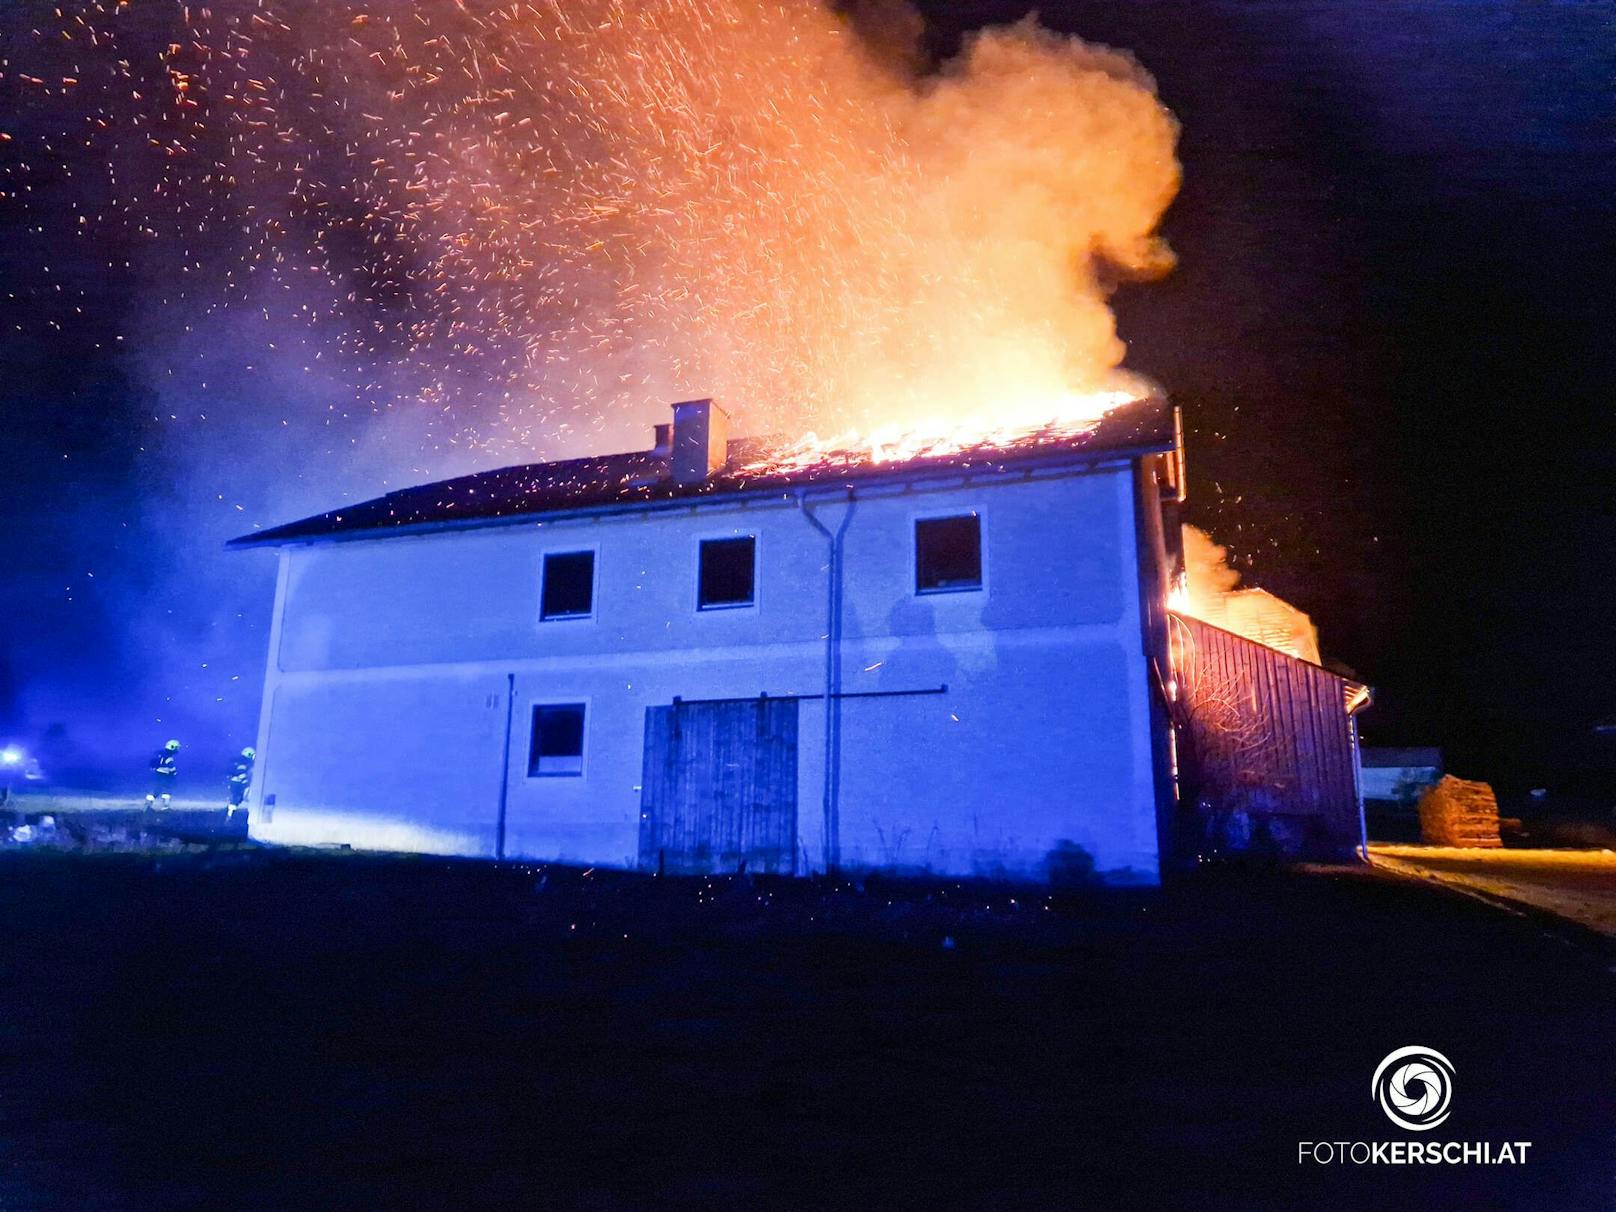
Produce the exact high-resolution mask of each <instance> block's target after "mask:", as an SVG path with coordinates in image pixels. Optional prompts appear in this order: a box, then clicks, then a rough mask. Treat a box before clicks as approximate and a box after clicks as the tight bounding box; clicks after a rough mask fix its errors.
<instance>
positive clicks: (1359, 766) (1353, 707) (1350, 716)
mask: <svg viewBox="0 0 1616 1212" xmlns="http://www.w3.org/2000/svg"><path fill="white" fill-rule="evenodd" d="M1362 690H1363V693H1362V694H1360V695H1358V696H1356V697H1355V698H1354V699H1353V701H1352V702H1351V704H1349V705H1348V707H1347V727H1348V728H1349V729H1351V733H1352V791H1353V794H1354V795H1355V796H1357V797H1358V857H1359V858H1361V859H1363V861H1364V862H1366V863H1367V862H1369V821H1368V819H1367V818H1366V817H1365V816H1364V802H1363V754H1362V752H1361V751H1360V750H1359V748H1358V713H1359V712H1360V711H1362V710H1363V709H1364V708H1365V707H1367V706H1369V704H1370V703H1371V702H1372V701H1373V698H1374V691H1372V690H1371V689H1370V688H1369V687H1368V686H1365V687H1363V688H1362Z"/></svg>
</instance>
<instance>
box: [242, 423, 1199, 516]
mask: <svg viewBox="0 0 1616 1212" xmlns="http://www.w3.org/2000/svg"><path fill="white" fill-rule="evenodd" d="M1173 446H1174V424H1173V414H1172V409H1171V407H1170V406H1169V404H1168V402H1167V401H1166V400H1165V399H1164V398H1161V397H1151V398H1147V399H1143V400H1138V401H1135V402H1134V403H1132V404H1129V405H1127V406H1125V407H1123V408H1120V409H1117V410H1115V411H1113V412H1112V413H1110V414H1109V415H1107V416H1106V418H1105V419H1104V420H1103V421H1101V422H1099V423H1098V424H1097V425H1095V426H1093V427H1091V428H1088V429H1081V430H1073V429H1061V430H1052V429H1051V430H1041V431H1036V432H1032V433H1028V434H1026V435H1023V436H1018V437H1017V438H1015V439H1013V440H1010V441H1008V442H1000V443H994V444H987V445H982V446H978V447H974V448H971V449H966V450H957V449H950V450H949V451H948V452H947V453H942V454H937V455H928V454H924V453H923V454H921V455H920V456H919V457H916V458H912V459H908V460H906V461H904V462H877V461H874V460H873V459H871V458H870V456H869V455H868V453H867V452H857V451H834V452H829V453H826V454H825V455H824V456H823V457H818V458H816V459H815V460H814V461H812V462H807V463H805V462H803V461H801V460H800V459H795V458H793V454H792V450H791V444H790V443H787V442H772V441H771V440H769V439H759V438H746V439H741V440H739V441H731V442H730V443H729V447H728V453H729V461H728V463H727V465H726V466H725V467H724V468H722V469H720V470H719V471H718V472H716V473H714V474H713V475H712V476H709V477H708V478H707V479H706V480H704V481H702V482H701V483H697V484H677V483H674V482H673V481H672V480H671V479H669V478H668V459H667V458H666V457H665V456H663V455H659V454H657V453H656V452H654V451H648V450H641V451H629V452H626V453H624V454H612V455H599V456H592V457H589V458H582V459H565V460H562V461H560V462H555V463H530V464H527V465H525V466H519V467H501V468H498V469H497V470H494V471H481V472H477V473H475V474H473V475H467V476H459V477H457V478H455V479H452V480H439V481H437V482H436V483H432V484H422V485H418V486H416V487H413V488H403V489H400V490H399V491H397V492H390V493H388V494H387V495H386V496H383V497H377V498H375V499H374V500H370V501H363V502H360V503H358V504H355V505H349V506H345V507H343V508H341V509H334V510H331V511H330V512H328V513H322V514H316V515H315V516H313V517H309V518H303V519H302V520H300V521H296V522H289V523H287V524H286V525H284V526H276V527H273V528H271V529H268V530H259V531H254V532H253V533H252V534H246V535H242V536H241V537H240V538H237V539H232V540H231V541H230V542H229V543H228V544H227V546H229V547H233V548H240V547H268V546H281V545H285V544H292V543H311V542H320V541H326V540H335V539H343V538H379V537H381V536H382V535H384V534H387V533H389V532H399V531H404V532H413V531H419V530H422V529H438V528H442V527H459V526H469V525H484V526H486V525H496V524H499V523H509V522H516V521H521V520H523V519H526V518H529V517H537V516H543V515H547V514H565V513H574V512H583V511H595V510H601V509H613V508H623V509H630V508H636V507H638V508H643V507H645V506H647V505H655V504H658V503H662V502H667V503H678V502H683V501H686V500H688V503H690V504H695V503H696V502H697V501H698V500H699V499H701V498H704V497H712V498H716V497H733V496H735V495H738V494H747V495H750V494H753V493H758V494H764V493H771V492H781V491H787V490H790V489H794V488H799V487H807V486H819V487H831V486H836V485H843V484H845V485H847V486H849V487H852V486H855V485H858V484H861V483H866V482H869V481H875V480H890V479H913V478H915V477H917V476H929V475H935V474H937V473H939V472H958V471H971V472H973V473H982V472H993V471H1004V472H1010V471H1013V470H1019V469H1021V468H1024V467H1025V466H1027V465H1028V464H1034V463H1040V462H1050V461H1058V462H1062V463H1080V462H1088V461H1100V460H1104V459H1113V458H1126V457H1131V456H1137V455H1144V454H1154V453H1163V452H1166V451H1170V450H1172V449H1173ZM776 456H779V460H780V461H776Z"/></svg>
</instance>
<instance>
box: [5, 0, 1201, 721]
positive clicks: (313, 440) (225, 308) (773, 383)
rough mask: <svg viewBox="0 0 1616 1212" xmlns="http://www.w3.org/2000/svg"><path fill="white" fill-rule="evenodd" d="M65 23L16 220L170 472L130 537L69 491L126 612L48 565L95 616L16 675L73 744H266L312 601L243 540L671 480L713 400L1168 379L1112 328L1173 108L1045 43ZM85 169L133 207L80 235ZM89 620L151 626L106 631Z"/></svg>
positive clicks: (525, 23) (831, 403)
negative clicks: (271, 675) (66, 292)
mask: <svg viewBox="0 0 1616 1212" xmlns="http://www.w3.org/2000/svg"><path fill="white" fill-rule="evenodd" d="M56 21H57V24H56V25H55V26H53V25H52V24H51V22H50V21H42V22H41V23H40V27H39V30H38V31H37V35H36V38H35V41H34V43H33V44H32V45H31V46H29V47H25V48H24V49H25V50H26V51H27V54H25V55H22V56H20V58H21V59H24V60H27V61H26V62H20V63H18V64H15V65H14V67H20V69H21V71H20V72H18V71H15V70H14V71H13V73H12V76H11V77H10V78H9V79H8V80H7V81H6V86H7V87H13V86H14V87H16V88H18V89H21V90H23V91H22V93H21V94H20V95H22V96H23V97H24V99H25V101H26V104H24V105H20V106H19V107H17V110H16V112H17V113H18V114H20V115H22V116H21V118H20V119H19V120H18V123H20V124H17V123H14V124H13V126H12V129H10V130H7V131H5V132H0V133H6V134H8V135H11V136H13V138H12V140H11V141H10V142H9V143H7V144H5V145H0V146H5V147H7V148H8V149H9V150H16V149H18V148H24V147H26V149H28V150H29V152H30V157H31V158H21V157H20V153H19V159H17V160H16V161H15V162H9V161H8V162H6V163H5V173H6V177H7V184H8V187H9V188H8V190H7V192H8V193H9V194H10V195H11V196H12V197H13V198H23V199H25V200H31V202H32V203H33V204H36V205H38V206H39V207H40V211H41V215H42V218H41V225H40V227H39V231H40V232H42V233H44V232H46V231H47V230H48V231H49V233H50V238H49V239H46V238H45V237H44V236H43V235H42V236H41V239H40V243H39V246H38V248H37V249H35V250H33V252H34V253H36V254H37V257H38V259H39V261H40V263H41V265H42V266H43V268H44V271H45V272H47V273H51V274H53V275H54V276H53V277H52V278H51V279H50V280H51V281H53V282H55V283H57V284H58V286H57V289H58V290H60V285H59V284H60V283H61V282H63V281H64V280H66V281H72V280H74V279H75V277H76V278H77V280H78V281H79V282H80V284H81V285H80V287H79V291H78V294H79V297H80V299H81V300H83V299H89V298H90V297H92V296H93V295H95V294H96V293H97V292H98V291H99V292H100V293H101V294H103V295H105V294H106V293H107V292H108V291H109V289H110V288H109V286H108V283H109V282H111V283H116V284H119V285H120V287H121V289H122V290H123V291H124V292H125V297H126V299H127V303H126V305H125V306H124V308H123V309H122V313H121V317H119V318H116V319H115V320H109V321H108V323H109V324H112V323H115V324H116V327H117V330H118V331H117V334H116V338H115V339H116V344H115V345H113V346H110V349H111V350H112V351H113V352H109V353H108V354H107V355H105V356H108V357H111V358H115V359H116V365H117V366H118V369H119V371H120V372H121V374H122V375H123V376H124V379H125V380H126V381H127V383H128V390H127V391H126V392H125V393H123V395H122V396H121V397H120V398H119V399H118V400H117V401H116V402H115V403H112V404H110V405H103V407H111V408H114V409H117V410H121V412H122V415H123V420H124V422H125V423H126V432H127V434H128V435H129V436H128V437H127V438H126V441H127V443H128V451H127V453H128V457H129V459H130V461H132V463H133V473H132V474H131V475H130V476H129V477H127V478H126V479H124V480H122V481H120V483H119V486H118V489H117V490H116V495H118V496H119V498H120V499H119V502H118V504H119V514H120V518H121V521H120V522H119V525H120V526H121V527H122V528H123V531H124V533H123V534H122V535H121V536H120V537H119V540H118V541H117V542H115V543H112V544H110V545H109V544H107V543H106V542H98V540H97V539H96V536H97V535H98V534H100V533H102V532H103V531H104V528H105V526H106V525H107V519H106V516H105V511H104V510H102V509H96V508H92V507H91V506H90V505H89V502H92V501H95V500H98V499H100V500H104V499H105V498H104V497H103V496H98V495H97V494H96V493H93V492H89V491H80V490H75V491H74V492H73V494H72V496H71V498H64V510H65V511H66V512H64V514H63V520H62V521H61V523H60V527H59V531H58V533H57V535H56V538H57V540H58V542H57V543H56V544H55V545H56V546H60V547H63V548H65V549H68V550H73V549H78V550H89V549H90V548H92V547H97V548H99V549H101V550H102V551H103V555H104V557H105V558H102V559H98V561H97V563H98V566H97V567H96V568H95V569H94V570H93V571H94V574H95V578H96V580H95V582H94V584H93V585H91V584H90V583H89V582H87V581H84V580H83V579H82V578H83V577H85V576H87V575H88V571H87V570H79V569H73V570H72V571H71V572H69V570H68V569H69V566H70V565H72V564H74V563H77V562H79V561H75V560H73V559H70V558H69V559H64V560H63V561H62V567H61V568H60V569H58V568H57V567H56V566H54V565H49V566H48V567H46V568H45V570H44V571H42V572H41V573H40V577H39V579H40V581H41V583H42V584H52V583H56V582H59V581H60V582H64V583H68V584H69V588H70V595H69V598H68V599H65V600H62V601H60V602H57V603H55V604H54V605H53V606H52V610H54V611H57V612H59V616H60V617H57V616H52V617H50V618H48V619H47V620H46V621H45V625H44V626H43V628H42V631H41V637H42V638H41V639H40V641H39V643H37V644H34V645H32V646H29V645H23V646H21V647H23V648H29V649H30V650H29V651H26V652H23V651H21V648H19V650H18V651H16V652H14V653H13V656H12V658H11V664H12V666H13V668H14V670H15V671H16V676H17V680H18V682H19V685H20V689H19V690H18V691H17V692H16V693H15V694H14V695H13V696H12V697H13V699H14V700H19V701H20V702H21V704H22V706H21V707H19V708H17V709H16V712H15V714H17V715H18V716H19V718H20V717H22V716H28V717H29V718H30V719H31V720H32V722H33V723H35V724H37V723H39V722H40V721H41V720H42V719H45V718H59V717H61V716H63V715H66V714H68V713H72V714H73V715H74V716H75V717H76V718H84V719H89V718H95V719H97V720H98V721H103V722H107V723H108V727H110V721H113V720H116V719H119V718H126V719H129V720H133V721H136V723H135V724H134V725H131V730H132V731H140V732H141V733H142V735H144V734H145V731H147V730H149V731H150V732H151V735H152V736H153V737H156V738H157V739H161V738H160V737H159V736H158V734H166V733H168V732H169V731H170V730H184V729H189V730H190V732H187V736H189V735H191V733H197V734H200V735H206V736H207V737H209V738H210V739H209V740H208V742H207V743H208V744H210V745H213V746H214V747H216V748H219V749H221V750H226V749H227V748H228V747H230V746H233V745H234V744H237V743H239V742H240V741H241V740H242V739H243V738H246V737H250V734H251V727H252V724H251V721H252V719H253V717H254V715H255V714H256V709H257V681H258V672H257V670H258V666H259V664H260V662H261V660H262V643H263V640H264V627H263V620H264V618H265V616H266V615H267V610H268V603H269V598H270V581H271V574H270V570H269V568H268V567H267V561H264V560H263V559H262V558H260V557H241V556H229V555H225V554H224V553H222V552H221V551H220V549H219V548H220V544H221V543H222V541H223V540H224V539H226V538H229V537H231V536H233V535H234V534H239V533H242V532H244V531H246V530H248V529H249V528H251V527H253V526H256V525H263V524H272V523H274V522H276V521H281V520H286V519H287V518H289V517H292V516H296V515H299V514H302V513H305V512H311V511H314V510H319V509H324V508H329V507H331V506H333V505H335V504H338V503H340V501H342V500H344V499H353V498H357V497H366V496H371V495H375V494H376V493H378V492H381V491H385V490H387V489H389V488H392V487H397V486H399V485H401V484H404V483H411V482H419V481H422V480H425V479H429V478H433V477H437V476H442V475H447V474H454V473H456V472H459V471H463V470H468V469H471V468H473V467H477V466H489V465H497V464H500V463H509V462H516V461H531V460H535V459H541V458H549V457H557V456H562V455H567V454H574V453H580V452H583V451H588V450H601V449H611V448H617V449H621V448H624V447H629V446H635V445H639V444H641V443H642V442H643V440H644V438H643V432H644V429H645V427H646V426H647V425H648V424H649V423H650V422H651V421H652V420H657V419H660V417H661V413H662V410H663V408H664V406H665V403H666V402H667V401H668V400H670V399H679V398H686V397H690V396H695V395H708V394H711V395H716V396H719V397H720V398H721V399H723V400H724V401H725V402H726V404H728V405H729V407H730V408H731V409H732V410H733V411H734V412H735V413H736V414H738V421H739V425H740V428H741V430H742V431H743V432H745V431H751V432H764V431H772V432H779V433H783V434H785V435H787V436H793V435H795V434H799V433H801V432H802V431H804V430H806V429H809V428H819V429H821V430H823V429H825V428H840V427H844V426H847V425H857V426H860V427H869V426H874V425H878V424H890V423H893V422H897V423H900V424H901V423H908V422H915V421H921V420H926V419H932V418H964V417H967V416H980V415H982V414H983V413H987V414H990V415H995V416H998V415H1003V416H1005V417H1006V418H1010V419H1013V418H1016V417H1022V416H1029V417H1030V416H1036V415H1037V414H1039V413H1040V411H1042V412H1043V413H1044V414H1045V415H1049V414H1052V413H1054V412H1056V411H1058V410H1059V408H1060V407H1061V400H1062V398H1063V397H1064V396H1066V395H1069V394H1070V393H1073V392H1082V391H1087V390H1092V389H1098V388H1107V387H1116V386H1128V385H1130V379H1129V377H1128V375H1127V373H1126V372H1125V371H1124V370H1123V369H1122V363H1123V355H1124V353H1125V348H1124V345H1123V343H1122V342H1121V341H1120V340H1119V338H1118V336H1117V333H1116V329H1115V325H1114V322H1113V317H1112V314H1111V311H1110V309H1109V307H1108V306H1107V298H1108V295H1109V293H1110V291H1111V289H1112V288H1113V287H1114V286H1115V285H1116V284H1117V283H1118V282H1120V281H1123V280H1127V279H1133V278H1145V277H1150V276H1153V275H1155V274H1158V273H1161V272H1163V271H1164V270H1165V269H1166V268H1168V267H1169V266H1170V265H1171V262H1172V258H1171V254H1170V253H1169V251H1168V250H1167V249H1166V247H1165V246H1164V245H1163V244H1162V243H1161V241H1160V240H1159V239H1158V238H1157V236H1156V234H1155V233H1156V229H1157V226H1158V223H1159V220H1160V218H1161V215H1162V213H1163V211H1164V209H1165V208H1166V206H1167V205H1168V204H1169V203H1170V201H1171V199H1172V197H1173V195H1174V193H1175V192H1176V189H1177V186H1178V179H1179V178H1178V174H1179V169H1178V164H1177V161H1176V159H1175V156H1174V148H1175V142H1176V137H1177V127H1176V124H1175V122H1174V120H1173V118H1172V116H1171V115H1170V114H1169V113H1168V112H1167V111H1166V109H1165V108H1164V107H1163V106H1162V104H1161V102H1160V101H1159V100H1158V98H1157V97H1156V95H1155V92H1154V86H1153V83H1152V81H1151V79H1150V77H1149V75H1148V74H1147V73H1146V72H1145V71H1144V70H1143V69H1142V68H1141V67H1140V66H1139V65H1138V64H1137V63H1136V62H1135V61H1134V60H1133V59H1132V58H1131V57H1129V56H1128V55H1127V54H1125V53H1123V52H1119V51H1114V50H1109V49H1106V48H1102V47H1097V46H1091V45H1088V44H1085V43H1083V42H1081V41H1078V40H1075V39H1071V38H1065V37H1059V36H1056V35H1054V34H1052V33H1050V32H1048V31H1046V30H1043V29H1041V28H1040V27H1039V26H1038V25H1037V24H1036V23H1035V22H1034V21H1032V20H1031V19H1029V20H1027V21H1023V22H1021V23H1020V24H1017V25H1014V26H1010V27H1005V28H996V29H990V30H986V31H984V32H981V33H979V34H977V35H975V36H974V37H971V38H969V39H968V40H967V41H966V43H965V45H964V46H963V48H962V49H961V52H960V54H959V55H958V56H957V57H955V58H953V59H951V60H949V61H947V62H943V63H932V62H929V61H927V59H926V57H925V55H924V54H923V53H922V51H921V50H920V39H919V35H920V33H921V24H920V20H919V18H918V17H917V16H916V14H915V13H914V11H913V10H911V9H909V8H907V7H905V6H901V5H900V6H890V5H878V6H869V5H860V6H856V7H855V9H854V11H853V12H852V13H851V14H849V15H844V14H838V13H836V12H833V11H831V10H830V9H829V8H825V7H821V6H818V5H812V4H776V3H749V2H742V0H700V2H697V3H671V2H670V3H637V2H631V0H524V2H521V3H516V4H512V3H510V2H509V0H503V2H501V3H492V2H489V0H421V2H418V3H414V4H411V5H408V6H392V5H387V6H382V5H374V6H373V5H371V4H368V3H362V2H360V0H318V2H316V0H216V2H215V3H212V4H211V5H208V6H190V7H186V6H180V5H173V4H168V3H164V2H159V0H134V2H133V3H123V2H120V0H87V2H84V3H80V4H77V5H72V4H69V5H65V6H63V8H62V9H60V10H59V15H58V17H57V18H56ZM18 81H21V82H22V83H20V84H19V83H17V82H18ZM29 90H31V91H29ZM0 125H3V124H0ZM46 152H48V153H49V155H50V156H54V157H56V159H55V160H54V161H51V162H50V163H49V164H47V157H46V155H45V153H46ZM67 157H71V158H72V159H71V160H70V161H69V162H70V163H71V164H73V165H74V166H75V167H76V169H77V171H78V173H79V176H80V178H81V179H83V178H88V179H90V180H91V181H93V183H94V184H93V187H80V192H79V193H78V194H76V195H75V196H74V200H73V205H72V208H71V209H72V215H71V218H72V223H71V225H69V223H68V220H67V218H63V219H62V220H61V222H60V223H59V224H58V225H57V226H47V225H48V224H56V223H57V218H56V216H55V215H53V214H50V213H47V212H48V211H49V209H50V202H49V197H50V195H49V194H48V193H47V192H46V185H47V181H46V177H47V176H48V175H49V174H48V173H46V172H45V168H47V167H48V168H49V169H50V171H51V172H53V173H55V172H58V170H59V165H60V163H61V162H62V161H63V160H64V158H67ZM71 175H72V174H71V173H70V174H69V176H71ZM49 185H50V188H52V189H60V188H62V183H61V178H60V176H59V175H57V176H52V177H50V181H49ZM55 209H56V210H58V211H63V210H64V208H63V207H62V206H61V205H60V204H59V203H58V205H57V206H56V207H55ZM64 237H66V238H64ZM27 255H29V254H28V253H26V252H25V253H22V254H19V253H17V252H16V251H15V250H13V252H12V253H11V254H10V260H12V261H15V260H16V259H17V258H18V257H19V256H24V257H26V256H27ZM35 276H37V274H36V275H35ZM41 335H43V336H49V334H48V333H42V334H41ZM107 340H108V341H109V342H110V341H112V340H113V338H112V337H111V336H108V337H107ZM98 347H99V346H98ZM44 558H45V557H42V559H44ZM48 563H49V562H48V560H47V564H48ZM75 577H77V578H80V579H79V580H77V581H74V580H73V579H72V578H75ZM53 592H54V591H53ZM75 595H76V596H75ZM91 598H93V599H94V602H95V606H94V610H95V618H96V619H97V620H101V621H112V622H111V625H110V626H99V625H98V626H94V627H92V626H90V625H89V624H88V622H87V620H86V619H84V618H82V617H80V616H79V615H74V614H73V612H74V611H79V612H80V613H81V614H82V612H84V611H85V610H87V609H88V607H87V605H86V603H87V602H88V601H89V600H90V599H91ZM70 616H71V617H70ZM92 634H93V635H94V636H95V637H96V638H95V640H94V642H93V643H90V644H87V645H86V644H83V643H81V642H80V641H81V639H82V637H84V636H87V635H92ZM51 635H55V636H58V637H73V639H72V640H71V649H72V650H69V651H52V648H51V645H52V643H53V642H57V643H60V644H67V643H68V641H66V640H59V641H52V640H51V639H50V638H49V637H50V636H51ZM0 655H4V654H0ZM96 666H99V667H103V668H116V669H118V670H119V677H118V681H117V685H116V686H115V687H110V686H104V685H100V684H98V678H97V670H96ZM30 705H31V706H30ZM140 743H141V745H142V746H144V744H145V742H144V740H142V741H141V742H140Z"/></svg>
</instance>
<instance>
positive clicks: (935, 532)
mask: <svg viewBox="0 0 1616 1212" xmlns="http://www.w3.org/2000/svg"><path fill="white" fill-rule="evenodd" d="M980 588H982V519H981V518H980V517H978V516H977V515H976V514H974V513H967V514H961V515H960V516H958V517H954V518H921V519H919V520H918V521H916V522H915V592H916V593H948V592H951V591H953V590H960V589H980Z"/></svg>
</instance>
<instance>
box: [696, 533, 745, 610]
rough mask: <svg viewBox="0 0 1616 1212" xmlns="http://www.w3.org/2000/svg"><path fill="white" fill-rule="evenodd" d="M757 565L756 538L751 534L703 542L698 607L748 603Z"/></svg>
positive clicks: (705, 607)
mask: <svg viewBox="0 0 1616 1212" xmlns="http://www.w3.org/2000/svg"><path fill="white" fill-rule="evenodd" d="M756 564H757V540H756V539H755V538H753V537H751V536H747V537H746V538H744V539H708V540H706V541H705V542H703V543H702V545H701V576H700V583H699V584H698V585H697V588H696V605H697V607H698V608H699V609H701V610H712V609H715V608H717V607H722V606H750V605H751V604H752V589H753V582H754V580H755V579H756V575H755V574H756Z"/></svg>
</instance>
